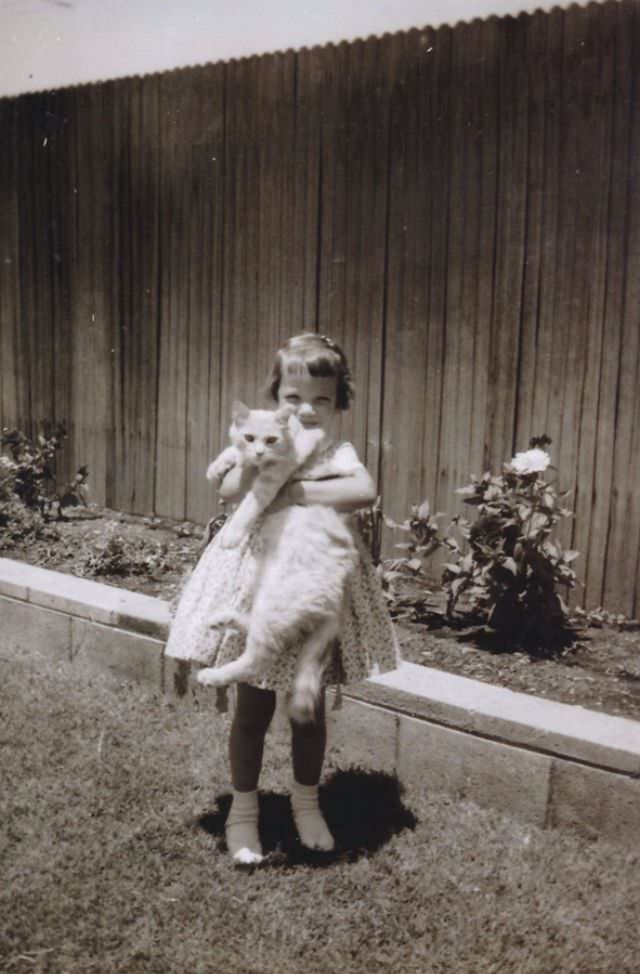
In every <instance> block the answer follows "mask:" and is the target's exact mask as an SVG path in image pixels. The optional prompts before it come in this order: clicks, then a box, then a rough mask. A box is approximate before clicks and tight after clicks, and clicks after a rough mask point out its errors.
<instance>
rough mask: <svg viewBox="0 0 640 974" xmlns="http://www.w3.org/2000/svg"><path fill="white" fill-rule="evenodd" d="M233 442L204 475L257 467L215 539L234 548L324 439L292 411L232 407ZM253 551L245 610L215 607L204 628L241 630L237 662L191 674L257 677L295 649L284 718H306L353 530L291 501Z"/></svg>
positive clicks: (272, 517)
mask: <svg viewBox="0 0 640 974" xmlns="http://www.w3.org/2000/svg"><path fill="white" fill-rule="evenodd" d="M229 432H230V438H231V441H232V446H231V447H229V448H228V449H227V450H225V451H224V452H223V453H222V454H221V455H220V456H219V457H218V458H217V459H216V460H215V461H214V462H213V463H212V464H211V465H210V466H209V469H208V471H207V476H208V477H209V479H213V480H219V479H221V478H222V477H223V476H224V472H225V471H226V470H228V469H229V468H230V466H232V465H233V464H235V463H238V462H239V463H241V464H243V465H246V464H248V465H250V466H253V467H256V468H257V474H256V476H255V478H254V480H253V483H252V486H251V488H250V489H249V491H248V493H247V494H246V495H245V497H244V498H243V500H242V501H241V503H240V505H239V506H238V509H237V510H236V511H235V513H234V514H233V515H232V517H231V518H230V519H229V521H228V522H227V523H226V524H225V525H224V527H223V528H222V530H221V532H220V541H219V543H220V544H222V545H223V546H230V545H234V544H237V543H240V542H241V541H242V539H243V538H245V537H246V536H247V534H248V533H249V532H250V531H251V530H252V528H253V527H254V525H255V523H256V521H257V519H258V517H259V515H260V514H261V513H263V512H264V511H265V509H266V508H267V507H268V506H269V504H270V503H271V501H272V500H273V499H274V498H275V496H276V494H277V493H278V491H279V489H280V487H282V485H283V484H284V483H286V481H287V480H288V479H289V477H290V476H291V474H292V473H293V472H294V471H295V470H296V469H297V468H298V467H300V466H301V464H303V463H305V462H306V461H307V460H309V458H310V457H311V456H312V454H313V452H314V450H315V449H316V448H317V446H318V445H319V442H320V440H321V439H322V435H323V434H322V431H321V430H318V429H312V430H304V429H303V428H302V427H301V425H300V423H299V422H298V421H297V420H296V418H295V416H294V415H292V411H291V409H290V408H288V407H285V408H284V409H280V410H277V411H276V412H271V411H268V410H250V409H248V408H247V407H246V406H244V405H243V404H242V403H234V407H233V423H232V426H231V429H230V431H229ZM259 550H260V554H259V556H258V557H259V564H258V570H257V573H256V582H255V589H254V593H253V601H252V608H251V611H250V612H249V613H248V614H247V615H246V616H244V615H242V614H240V613H238V612H236V611H234V610H231V609H229V610H222V611H221V612H219V613H217V614H216V615H215V616H214V618H213V619H212V620H211V625H212V626H221V625H231V626H238V627H239V628H241V629H242V630H244V631H246V634H247V640H246V648H245V650H244V652H243V653H242V655H241V656H240V657H238V659H236V660H233V661H232V662H230V663H226V664H225V665H223V666H220V667H209V668H207V669H203V670H201V671H200V673H199V674H198V680H199V682H200V683H203V684H204V685H206V686H222V685H225V684H228V683H235V682H238V681H243V682H245V681H246V682H254V681H259V679H260V677H261V674H262V673H263V671H265V670H267V669H268V666H269V663H270V662H271V661H272V660H273V659H274V657H275V656H277V655H278V654H279V653H281V652H287V651H291V652H296V651H297V652H298V660H297V665H296V675H295V679H294V683H293V687H292V691H291V695H290V699H289V713H290V715H291V716H292V717H293V718H294V719H295V720H298V721H308V720H312V719H313V716H314V713H315V707H316V704H317V700H318V696H319V693H320V687H321V683H322V676H323V672H324V668H325V665H326V662H327V654H328V652H329V650H330V646H331V643H332V641H333V639H334V638H335V637H336V636H337V634H338V628H339V620H340V614H341V608H342V601H343V598H344V592H345V583H346V580H347V577H348V575H349V573H350V572H351V571H352V569H353V568H354V566H355V564H356V560H357V553H356V548H355V544H354V541H353V537H352V534H351V531H350V530H349V528H348V527H347V525H346V523H345V521H344V519H343V518H342V517H341V516H340V515H339V514H338V513H337V512H336V511H335V510H333V508H331V507H326V506H322V505H319V504H317V505H313V506H301V505H294V506H291V507H287V508H284V509H282V510H279V511H275V512H273V513H271V514H268V515H267V516H266V517H265V518H264V521H263V524H262V527H261V529H260V547H259Z"/></svg>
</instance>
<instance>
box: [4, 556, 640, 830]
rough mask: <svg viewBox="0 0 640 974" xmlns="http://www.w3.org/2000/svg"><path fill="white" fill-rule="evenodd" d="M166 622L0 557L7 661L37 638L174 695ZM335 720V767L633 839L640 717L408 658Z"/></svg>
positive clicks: (157, 603) (127, 602)
mask: <svg viewBox="0 0 640 974" xmlns="http://www.w3.org/2000/svg"><path fill="white" fill-rule="evenodd" d="M168 622H169V606H168V603H167V602H164V601H162V600H161V599H156V598H152V597H150V596H146V595H139V594H137V593H133V592H128V591H126V590H123V589H118V588H114V587H113V586H109V585H103V584H101V583H99V582H93V581H89V580H87V579H81V578H75V577H74V576H71V575H66V574H62V573H60V572H54V571H49V570H47V569H44V568H37V567H34V566H31V565H27V564H24V563H22V562H17V561H13V560H10V559H6V558H0V652H2V653H3V655H5V656H7V655H8V656H11V655H12V654H19V653H20V652H22V651H25V650H27V649H28V648H30V647H32V646H33V645H34V642H35V643H36V644H37V645H40V646H41V647H42V649H43V651H46V652H47V653H48V654H51V655H52V656H54V657H57V658H59V659H64V660H67V661H72V662H73V663H74V664H76V665H79V666H85V667H88V668H89V669H92V668H95V669H99V670H105V669H106V670H110V671H112V672H114V673H115V674H117V675H120V676H122V677H123V678H126V679H128V680H134V681H141V682H146V683H148V684H150V685H152V686H153V687H155V688H156V689H157V690H159V691H161V692H163V693H166V694H178V693H179V691H180V690H181V689H182V690H184V687H185V679H186V675H187V674H186V672H185V671H186V667H185V666H184V664H182V665H181V664H177V663H176V662H175V661H172V660H168V659H166V658H165V657H164V655H163V648H164V641H165V639H166V634H167V626H168ZM186 699H187V700H188V699H191V698H190V697H189V695H187V697H186ZM331 722H332V723H333V724H334V725H335V729H334V733H333V734H332V735H331V740H332V753H333V755H334V757H335V759H336V760H338V761H340V762H342V763H356V764H360V765H362V766H365V767H371V768H376V769H378V770H384V771H389V772H391V773H395V774H397V775H398V777H399V779H400V780H401V781H402V782H403V783H405V784H411V785H412V786H417V787H424V788H425V789H429V790H433V791H438V792H445V793H448V794H450V795H451V796H452V797H454V798H459V799H462V798H465V799H470V800H472V801H475V802H477V803H478V804H479V805H482V806H485V807H487V806H488V807H494V808H497V809H499V810H500V811H504V812H507V813H508V814H510V815H513V816H514V817H515V818H517V819H519V820H521V821H523V822H527V823H531V824H533V825H537V826H541V827H547V826H560V827H565V826H566V827H570V828H573V829H576V830H578V831H579V832H581V833H582V834H584V835H587V836H591V837H594V838H595V837H597V836H603V837H606V838H608V839H613V840H616V841H621V842H625V843H627V844H629V845H631V844H632V843H633V844H634V845H635V844H636V843H637V836H638V834H639V832H640V722H637V721H634V720H627V719H624V718H622V717H612V716H608V715H606V714H601V713H596V712H595V711H590V710H587V709H585V708H583V707H577V706H573V705H569V704H563V703H556V702H553V701H549V700H544V699H538V698H536V697H533V696H531V695H529V694H524V693H514V692H513V691H511V690H506V689H504V688H502V687H495V686H492V685H490V684H487V683H481V682H479V681H477V680H469V679H466V678H464V677H459V676H454V675H451V674H448V673H443V672H440V671H438V670H433V669H430V668H428V667H425V666H417V665H415V664H411V663H403V664H402V666H401V667H400V669H399V670H397V671H395V672H394V673H390V674H385V675H383V676H380V677H376V678H373V679H371V680H368V681H366V682H365V683H363V684H360V685H358V686H356V687H354V688H352V689H350V690H349V691H348V692H347V693H345V695H344V699H343V703H342V707H341V709H339V710H334V711H332V714H331ZM347 725H348V728H349V732H348V733H345V734H341V733H340V728H341V727H342V726H347ZM333 742H335V743H333Z"/></svg>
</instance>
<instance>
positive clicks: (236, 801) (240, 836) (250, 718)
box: [226, 683, 276, 863]
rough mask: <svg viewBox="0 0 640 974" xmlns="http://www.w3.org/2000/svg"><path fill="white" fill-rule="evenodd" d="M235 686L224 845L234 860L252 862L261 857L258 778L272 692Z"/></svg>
mask: <svg viewBox="0 0 640 974" xmlns="http://www.w3.org/2000/svg"><path fill="white" fill-rule="evenodd" d="M237 690H238V692H237V699H236V711H235V714H234V717H233V723H232V725H231V734H230V737H229V759H230V763H231V781H232V784H233V803H232V805H231V809H230V811H229V816H228V818H227V825H226V834H227V845H228V847H229V852H230V853H231V855H232V856H233V858H234V860H235V861H236V862H238V863H256V862H259V861H260V860H261V859H262V847H261V845H260V837H259V834H258V791H257V788H258V778H259V775H260V768H261V767H262V753H263V750H264V738H265V735H266V733H267V729H268V727H269V724H270V723H271V718H272V717H273V713H274V710H275V705H276V695H275V693H273V692H272V691H271V690H258V689H257V688H256V687H252V686H249V685H248V684H246V683H239V684H238V688H237Z"/></svg>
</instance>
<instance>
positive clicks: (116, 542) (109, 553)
mask: <svg viewBox="0 0 640 974" xmlns="http://www.w3.org/2000/svg"><path fill="white" fill-rule="evenodd" d="M169 567H170V565H169V561H168V547H167V545H166V544H163V543H162V542H159V541H156V542H150V541H148V540H147V541H145V540H144V539H143V538H135V537H133V538H132V537H125V536H124V535H122V534H120V533H119V532H118V523H117V522H116V521H111V522H110V523H109V524H107V526H106V530H105V533H104V535H102V536H101V537H100V538H99V539H98V540H97V541H95V542H93V544H92V545H91V548H90V550H89V551H88V552H87V553H86V554H85V555H84V557H82V558H81V559H80V561H79V564H78V569H77V570H78V573H79V574H80V575H85V576H87V575H88V576H91V577H98V576H101V575H119V576H127V575H148V576H150V577H152V578H157V577H159V576H160V575H162V573H163V572H165V571H166V570H167V569H168V568H169Z"/></svg>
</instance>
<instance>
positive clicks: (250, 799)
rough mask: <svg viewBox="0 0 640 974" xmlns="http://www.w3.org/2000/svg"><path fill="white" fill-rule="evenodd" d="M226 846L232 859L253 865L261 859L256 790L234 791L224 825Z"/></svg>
mask: <svg viewBox="0 0 640 974" xmlns="http://www.w3.org/2000/svg"><path fill="white" fill-rule="evenodd" d="M225 832H226V836H227V846H228V847H229V852H230V853H231V855H232V857H233V861H234V862H236V863H238V864H240V865H253V864H254V863H258V862H260V861H261V860H262V846H261V844H260V835H259V833H258V792H257V791H235V789H234V792H233V803H232V805H231V808H230V809H229V814H228V816H227V822H226V826H225Z"/></svg>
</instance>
